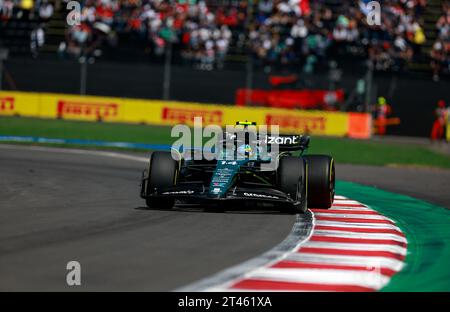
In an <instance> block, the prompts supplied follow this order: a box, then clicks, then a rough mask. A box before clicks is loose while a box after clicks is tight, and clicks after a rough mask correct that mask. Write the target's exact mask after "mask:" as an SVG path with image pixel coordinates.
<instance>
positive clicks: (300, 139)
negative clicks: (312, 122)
mask: <svg viewBox="0 0 450 312" xmlns="http://www.w3.org/2000/svg"><path fill="white" fill-rule="evenodd" d="M262 140H263V142H264V143H265V144H269V145H278V146H279V149H280V151H297V150H301V151H303V150H305V149H307V148H308V145H309V140H310V138H309V136H305V135H294V134H293V135H277V136H272V135H270V134H269V135H266V136H265V138H262Z"/></svg>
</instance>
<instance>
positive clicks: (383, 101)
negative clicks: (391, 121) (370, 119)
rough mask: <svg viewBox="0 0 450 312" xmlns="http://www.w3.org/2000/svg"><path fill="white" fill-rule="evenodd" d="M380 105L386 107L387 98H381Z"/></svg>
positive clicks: (379, 99)
mask: <svg viewBox="0 0 450 312" xmlns="http://www.w3.org/2000/svg"><path fill="white" fill-rule="evenodd" d="M378 105H386V98H385V97H383V96H380V97H379V98H378Z"/></svg>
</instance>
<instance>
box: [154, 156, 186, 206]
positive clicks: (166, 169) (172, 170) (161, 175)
mask: <svg viewBox="0 0 450 312" xmlns="http://www.w3.org/2000/svg"><path fill="white" fill-rule="evenodd" d="M179 168H180V166H179V162H178V161H176V160H174V159H173V158H172V154H171V153H170V152H153V153H152V155H151V156H150V164H149V169H148V170H149V172H148V182H147V190H146V193H147V194H152V193H154V192H155V190H156V191H158V190H162V189H166V188H169V187H173V186H176V185H177V180H178V174H179ZM146 204H147V206H148V207H150V208H161V209H170V208H172V207H173V206H174V204H175V200H174V199H173V198H158V197H155V198H152V197H150V198H147V199H146Z"/></svg>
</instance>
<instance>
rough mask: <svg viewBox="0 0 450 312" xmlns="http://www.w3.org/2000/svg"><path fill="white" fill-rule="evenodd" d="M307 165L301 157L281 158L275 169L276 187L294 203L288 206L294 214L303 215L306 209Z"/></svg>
mask: <svg viewBox="0 0 450 312" xmlns="http://www.w3.org/2000/svg"><path fill="white" fill-rule="evenodd" d="M306 173H307V164H306V162H305V160H304V159H303V158H301V157H292V156H286V157H281V158H280V160H279V162H278V169H277V187H278V188H279V190H280V191H282V192H284V193H286V194H287V195H289V196H290V197H291V199H292V200H293V201H294V203H293V205H292V204H289V207H290V210H291V211H293V212H295V213H304V212H305V211H306V209H307V208H308V207H307V194H306V185H307V182H306V180H307V174H306Z"/></svg>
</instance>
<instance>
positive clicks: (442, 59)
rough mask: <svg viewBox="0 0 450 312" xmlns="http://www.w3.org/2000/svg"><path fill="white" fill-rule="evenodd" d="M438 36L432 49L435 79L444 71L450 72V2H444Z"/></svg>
mask: <svg viewBox="0 0 450 312" xmlns="http://www.w3.org/2000/svg"><path fill="white" fill-rule="evenodd" d="M436 29H437V31H438V37H437V40H436V41H435V43H434V44H433V48H432V50H431V53H430V56H431V68H432V70H433V79H434V80H435V81H439V79H440V78H439V77H440V75H441V74H442V73H449V72H450V2H449V1H445V2H444V3H443V4H442V15H441V17H440V18H439V19H438V21H437V22H436Z"/></svg>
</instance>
